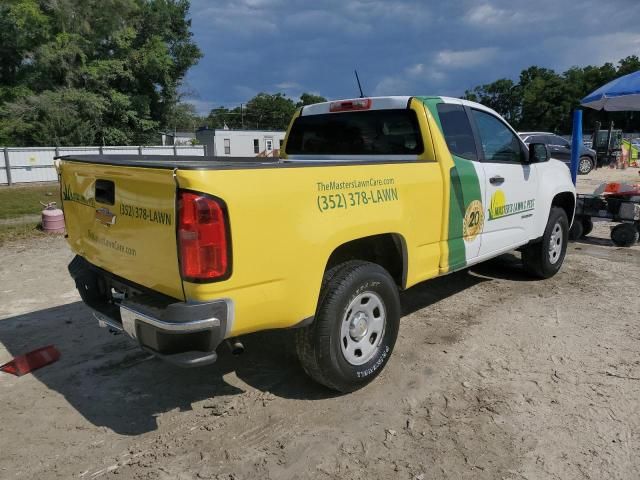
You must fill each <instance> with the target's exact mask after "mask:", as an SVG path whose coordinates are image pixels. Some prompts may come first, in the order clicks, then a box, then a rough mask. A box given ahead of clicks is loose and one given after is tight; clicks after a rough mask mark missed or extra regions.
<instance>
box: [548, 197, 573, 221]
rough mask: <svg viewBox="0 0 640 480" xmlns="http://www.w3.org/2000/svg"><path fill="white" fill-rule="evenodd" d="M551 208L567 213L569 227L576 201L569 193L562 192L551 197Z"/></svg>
mask: <svg viewBox="0 0 640 480" xmlns="http://www.w3.org/2000/svg"><path fill="white" fill-rule="evenodd" d="M551 206H552V207H560V208H562V209H563V210H564V211H565V212H566V213H567V218H568V219H569V225H571V223H572V221H573V214H574V209H575V206H576V199H575V197H574V196H573V194H572V193H571V192H562V193H559V194H557V195H556V196H555V197H553V200H552V201H551Z"/></svg>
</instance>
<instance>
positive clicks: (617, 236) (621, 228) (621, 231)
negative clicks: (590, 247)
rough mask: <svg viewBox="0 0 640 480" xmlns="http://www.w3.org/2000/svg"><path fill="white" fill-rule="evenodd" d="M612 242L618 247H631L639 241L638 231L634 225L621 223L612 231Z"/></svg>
mask: <svg viewBox="0 0 640 480" xmlns="http://www.w3.org/2000/svg"><path fill="white" fill-rule="evenodd" d="M611 241H612V242H613V243H614V245H616V246H618V247H631V246H633V245H635V243H636V242H637V241H638V229H637V228H636V226H635V225H634V224H632V223H621V224H620V225H616V226H615V227H613V229H612V230H611Z"/></svg>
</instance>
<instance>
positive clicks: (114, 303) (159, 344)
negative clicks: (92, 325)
mask: <svg viewBox="0 0 640 480" xmlns="http://www.w3.org/2000/svg"><path fill="white" fill-rule="evenodd" d="M69 272H70V273H71V276H72V277H73V278H74V280H75V282H76V286H77V288H78V291H79V292H80V295H81V297H82V299H83V301H84V302H85V303H86V304H87V305H88V306H89V307H91V308H92V309H93V311H94V316H95V317H96V318H97V319H98V321H99V323H100V324H101V326H106V327H109V328H111V329H114V330H118V331H122V332H124V333H126V334H127V335H129V336H130V337H131V338H132V339H134V340H136V341H137V342H138V343H139V344H140V346H141V347H142V348H143V349H145V350H147V351H149V352H151V353H153V354H154V355H156V356H158V357H160V358H162V359H164V360H167V361H169V362H171V363H173V364H176V365H179V366H184V367H192V366H201V365H208V364H210V363H213V362H215V361H216V359H217V355H216V348H217V347H218V345H219V344H220V343H221V342H222V341H223V340H224V338H225V336H226V334H227V328H228V326H229V325H230V321H231V317H232V312H233V304H232V302H231V301H230V300H228V299H219V300H215V301H212V302H205V303H189V302H180V301H176V299H173V298H169V297H166V296H164V295H161V294H158V293H154V292H150V291H148V290H146V289H144V287H140V286H138V285H134V284H132V283H130V282H127V281H126V280H124V279H121V278H119V277H117V276H114V275H113V274H110V273H108V272H106V271H104V270H102V269H100V268H98V267H95V266H94V265H91V264H90V263H89V262H87V261H86V260H84V259H83V258H82V257H79V256H77V257H75V258H74V260H73V261H72V262H71V264H69Z"/></svg>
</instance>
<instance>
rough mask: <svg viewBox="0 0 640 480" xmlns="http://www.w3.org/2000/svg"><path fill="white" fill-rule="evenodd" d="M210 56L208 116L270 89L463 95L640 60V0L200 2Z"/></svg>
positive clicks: (200, 79)
mask: <svg viewBox="0 0 640 480" xmlns="http://www.w3.org/2000/svg"><path fill="white" fill-rule="evenodd" d="M191 13H192V17H193V31H194V34H195V40H196V42H197V43H198V44H199V45H200V48H201V49H202V51H203V52H204V54H205V56H204V58H203V59H202V60H201V61H200V63H199V64H198V65H197V66H196V67H194V68H193V69H192V70H191V71H190V73H189V75H188V77H187V85H186V87H185V90H186V91H187V92H190V93H191V92H193V94H191V95H190V96H191V97H192V98H193V100H194V103H196V105H197V107H198V109H199V110H201V111H203V112H204V111H207V110H208V109H209V108H211V107H213V106H217V105H237V104H239V103H240V102H244V101H246V100H248V99H249V98H250V97H251V96H252V95H254V94H255V93H257V92H259V91H267V92H276V91H279V92H284V93H287V94H288V95H290V96H292V97H296V96H298V95H299V94H300V93H302V92H304V91H308V92H315V93H319V94H322V95H324V96H326V97H328V98H343V97H349V96H352V95H354V94H355V92H356V89H355V81H354V78H353V69H354V68H358V71H359V73H360V77H361V79H362V83H363V86H364V88H365V93H367V94H380V95H391V94H442V95H454V96H457V95H461V94H462V93H463V92H464V90H465V89H466V88H470V87H472V86H475V85H477V84H480V83H486V82H489V81H492V80H495V79H496V78H499V77H510V78H515V77H517V76H518V74H519V73H520V71H521V70H522V69H524V68H526V67H528V66H530V65H540V66H545V67H550V68H554V69H558V70H565V69H567V68H569V67H571V66H574V65H587V64H602V63H604V62H606V61H610V62H616V61H617V60H619V59H620V58H623V57H625V56H627V55H632V54H640V32H639V31H638V25H639V24H640V2H638V0H609V1H608V2H602V1H601V0H583V1H581V2H576V1H575V0H539V1H533V0H531V1H524V0H491V1H487V2H479V1H476V0H463V1H457V2H441V1H438V2H434V1H423V2H416V1H404V0H401V1H394V2H390V1H384V0H315V1H314V2H307V1H302V0H293V1H289V0H234V1H227V0H220V1H215V2H210V1H207V0H192V7H191Z"/></svg>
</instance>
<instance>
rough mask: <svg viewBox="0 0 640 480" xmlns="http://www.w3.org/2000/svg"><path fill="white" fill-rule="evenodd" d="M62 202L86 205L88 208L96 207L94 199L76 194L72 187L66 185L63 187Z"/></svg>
mask: <svg viewBox="0 0 640 480" xmlns="http://www.w3.org/2000/svg"><path fill="white" fill-rule="evenodd" d="M62 200H64V201H66V202H76V203H79V204H81V205H86V206H87V207H95V206H96V200H95V198H93V197H87V196H85V195H82V194H80V193H77V192H74V191H73V190H72V189H71V185H68V184H66V183H65V184H64V186H63V187H62Z"/></svg>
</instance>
